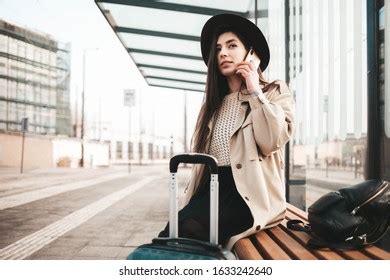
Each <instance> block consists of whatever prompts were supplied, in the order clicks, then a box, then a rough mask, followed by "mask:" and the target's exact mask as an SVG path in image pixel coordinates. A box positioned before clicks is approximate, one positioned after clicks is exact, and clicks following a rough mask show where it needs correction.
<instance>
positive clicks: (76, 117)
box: [74, 86, 79, 138]
mask: <svg viewBox="0 0 390 280" xmlns="http://www.w3.org/2000/svg"><path fill="white" fill-rule="evenodd" d="M78 91H79V90H78V88H77V86H76V100H75V103H76V104H75V124H74V126H75V127H74V137H76V138H77V134H78V133H77V131H78V125H79V120H78V118H79V116H78V114H79V113H78V111H79V104H78V99H79V98H78V97H79V96H78Z"/></svg>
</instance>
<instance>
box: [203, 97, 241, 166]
mask: <svg viewBox="0 0 390 280" xmlns="http://www.w3.org/2000/svg"><path fill="white" fill-rule="evenodd" d="M240 108H241V102H240V101H239V100H238V92H233V93H231V94H229V95H226V96H225V97H224V99H223V101H222V105H221V108H220V109H219V111H218V115H217V119H216V122H215V127H214V131H213V135H212V138H211V143H210V151H209V153H210V155H212V156H214V157H216V158H217V160H218V166H230V147H229V145H230V136H231V133H232V132H233V129H234V126H235V124H236V121H237V118H238V116H239V113H240Z"/></svg>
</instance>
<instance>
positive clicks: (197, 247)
mask: <svg viewBox="0 0 390 280" xmlns="http://www.w3.org/2000/svg"><path fill="white" fill-rule="evenodd" d="M180 163H193V164H205V165H206V166H207V167H208V168H209V170H210V174H211V181H210V242H204V241H200V240H195V239H189V238H179V236H178V181H177V168H178V166H179V164H180ZM169 170H170V173H171V177H170V183H169V200H170V203H169V205H170V206H169V237H168V238H161V237H160V238H154V239H153V240H152V242H151V243H149V244H144V245H141V246H139V247H137V248H136V249H135V250H134V251H133V252H132V253H131V254H129V255H128V257H127V259H128V260H235V259H236V257H235V255H234V254H233V253H232V252H231V251H229V250H226V249H224V248H223V247H222V246H221V245H218V191H219V186H218V164H217V160H216V159H215V158H214V157H212V156H210V155H207V154H200V153H187V154H180V155H176V156H174V157H172V158H171V160H170V162H169Z"/></svg>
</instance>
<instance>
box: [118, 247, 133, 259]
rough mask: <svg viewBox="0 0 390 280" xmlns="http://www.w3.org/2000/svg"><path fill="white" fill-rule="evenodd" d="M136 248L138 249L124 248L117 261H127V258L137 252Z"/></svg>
mask: <svg viewBox="0 0 390 280" xmlns="http://www.w3.org/2000/svg"><path fill="white" fill-rule="evenodd" d="M135 248H137V247H123V248H122V249H121V250H120V251H119V253H118V255H117V256H116V257H115V259H117V260H125V259H126V258H127V256H128V255H129V254H130V253H131V252H133V251H134V250H135Z"/></svg>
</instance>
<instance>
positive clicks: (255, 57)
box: [244, 47, 260, 70]
mask: <svg viewBox="0 0 390 280" xmlns="http://www.w3.org/2000/svg"><path fill="white" fill-rule="evenodd" d="M251 60H253V62H254V63H255V67H256V70H257V69H258V68H259V66H260V58H259V57H258V55H257V54H256V52H255V51H254V50H253V48H252V47H251V48H250V49H249V51H248V53H247V55H246V56H245V59H244V61H248V62H249V61H251Z"/></svg>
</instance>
